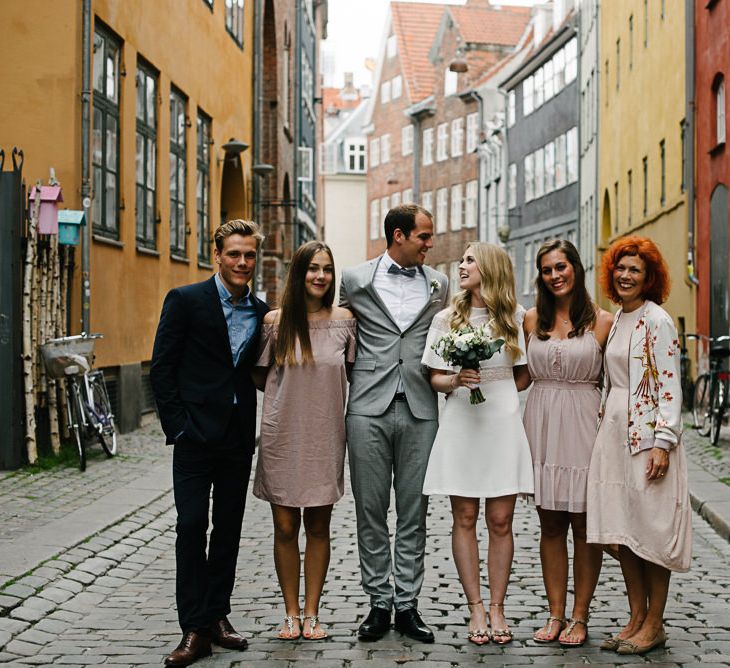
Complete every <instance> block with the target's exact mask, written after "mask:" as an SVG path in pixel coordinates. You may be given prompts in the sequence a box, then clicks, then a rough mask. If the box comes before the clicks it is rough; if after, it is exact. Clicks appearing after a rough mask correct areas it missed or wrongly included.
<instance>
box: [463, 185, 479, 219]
mask: <svg viewBox="0 0 730 668" xmlns="http://www.w3.org/2000/svg"><path fill="white" fill-rule="evenodd" d="M478 197H479V184H478V183H477V181H469V182H468V183H467V184H466V198H465V200H464V227H476V226H477V201H478Z"/></svg>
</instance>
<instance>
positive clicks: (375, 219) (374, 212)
mask: <svg viewBox="0 0 730 668" xmlns="http://www.w3.org/2000/svg"><path fill="white" fill-rule="evenodd" d="M379 236H380V201H379V200H377V199H374V200H372V201H371V202H370V238H371V239H377V238H378V237H379Z"/></svg>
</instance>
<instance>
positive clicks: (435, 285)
mask: <svg viewBox="0 0 730 668" xmlns="http://www.w3.org/2000/svg"><path fill="white" fill-rule="evenodd" d="M440 289H441V283H439V282H438V281H437V280H436V279H435V278H432V279H431V292H430V294H433V293H434V292H436V291H437V290H440Z"/></svg>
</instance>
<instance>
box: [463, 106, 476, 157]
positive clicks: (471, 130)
mask: <svg viewBox="0 0 730 668" xmlns="http://www.w3.org/2000/svg"><path fill="white" fill-rule="evenodd" d="M478 145H479V114H478V113H477V112H476V111H475V112H474V113H473V114H468V115H467V117H466V152H467V153H473V152H474V151H476V150H477V146H478Z"/></svg>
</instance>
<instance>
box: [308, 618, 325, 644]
mask: <svg viewBox="0 0 730 668" xmlns="http://www.w3.org/2000/svg"><path fill="white" fill-rule="evenodd" d="M307 620H309V635H307V634H306V633H305V632H304V623H305V622H306V621H307ZM317 626H319V630H320V632H321V633H322V635H314V634H313V633H312V632H313V631H314V629H315V628H316V627H317ZM326 637H327V632H326V631H325V630H324V629H323V628H322V625H321V624H320V623H319V615H305V616H304V617H302V638H305V639H306V640H324V639H325V638H326Z"/></svg>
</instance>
